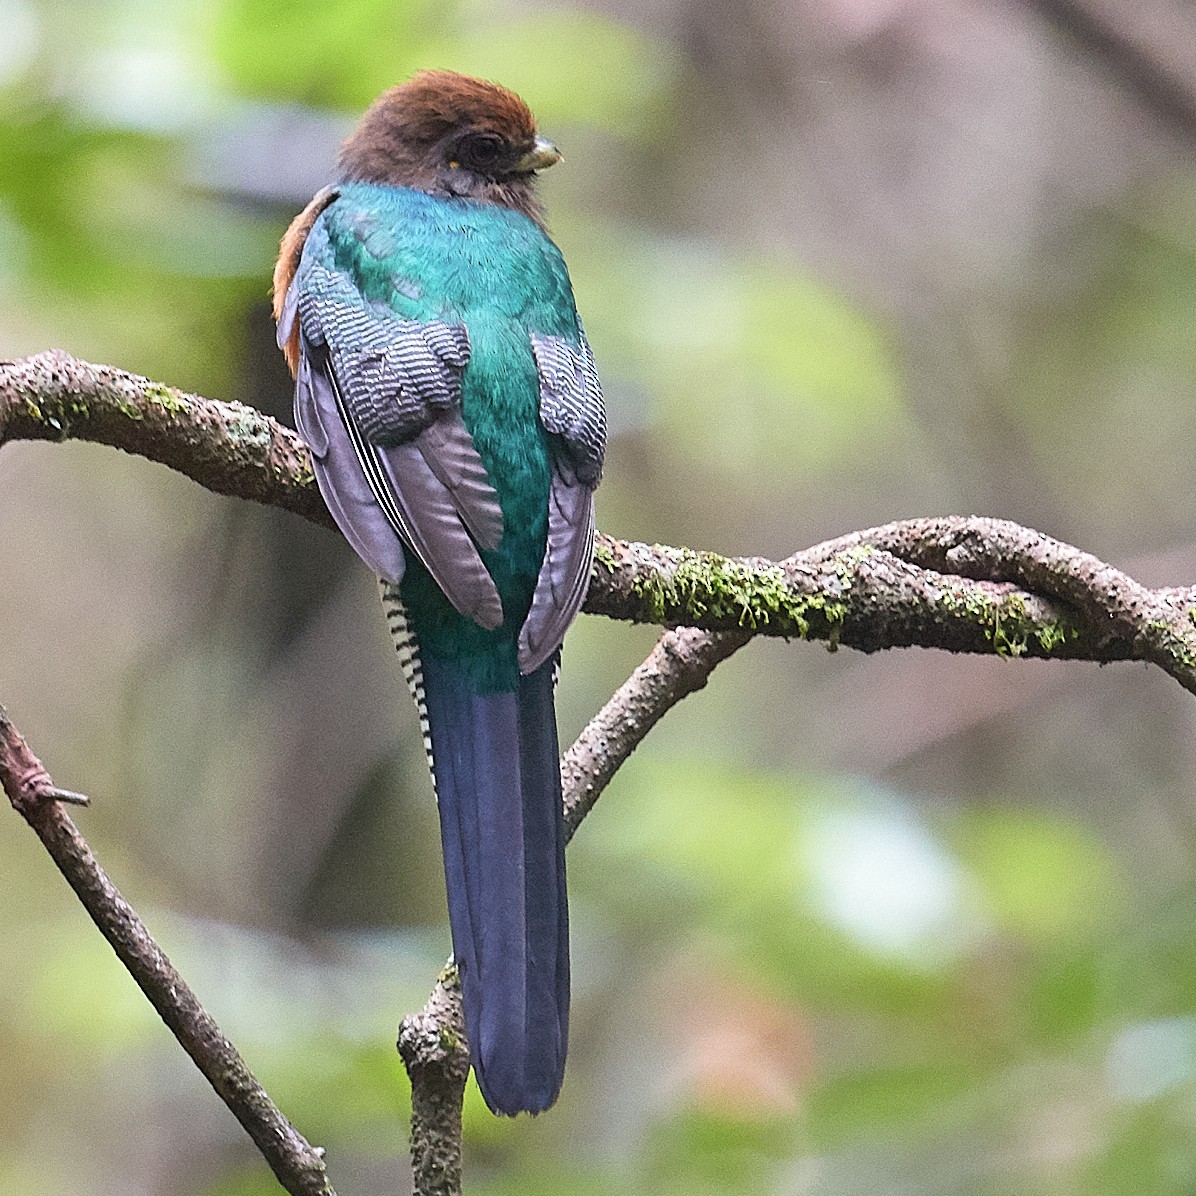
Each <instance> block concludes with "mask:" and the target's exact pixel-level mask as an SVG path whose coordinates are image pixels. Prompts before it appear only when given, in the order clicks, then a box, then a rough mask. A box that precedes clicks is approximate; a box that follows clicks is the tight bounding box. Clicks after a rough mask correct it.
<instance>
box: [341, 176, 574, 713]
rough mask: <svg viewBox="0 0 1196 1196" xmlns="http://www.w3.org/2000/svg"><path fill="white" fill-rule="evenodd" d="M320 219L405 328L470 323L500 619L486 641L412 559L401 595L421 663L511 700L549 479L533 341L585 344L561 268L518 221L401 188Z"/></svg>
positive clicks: (473, 403) (347, 203) (469, 389)
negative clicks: (497, 523)
mask: <svg viewBox="0 0 1196 1196" xmlns="http://www.w3.org/2000/svg"><path fill="white" fill-rule="evenodd" d="M321 219H322V220H323V221H324V222H325V226H326V228H327V231H328V235H329V247H330V252H331V253H332V255H333V257H334V262H330V263H328V264H329V265H335V266H336V267H337V268H338V269H340V270H343V271H345V272H346V273H348V274H349V275H350V276H351V277H352V278H353V279H354V281H355V282H356V284H357V286H358V288H359V289H360V291H361V293H362V295H364V296H365V298H366V299H368V300H371V301H373V302H376V303H381V304H385V305H386V306H387V307H389V308H390V309H391V310H392V311H394V312H395V313H396V314H397V315H399V316H400V317H402V318H404V319H410V320H425V321H427V320H443V321H446V322H448V323H453V324H455V323H463V324H464V325H465V327H466V329H467V331H468V333H469V340H470V359H469V364H468V365H467V367H466V369H465V371H464V373H463V375H462V379H461V403H462V417H463V418H464V421H465V425H466V427H467V428H468V429H469V432H470V435H471V436H472V438H473V441H474V445H475V446H476V448H477V450H478V454H479V456H480V457H481V459H482V463H483V464H484V465H485V467H486V472H487V474H488V475H489V479H490V484H491V485H492V486H493V487H494V489H495V491H496V493H497V495H498V499H499V504H500V506H501V507H502V512H503V523H504V534H503V539H502V541H501V543H500V544H499V545H498V547H497V548H496V549H494V550H492V551H484V552H482V559H483V561H484V562H485V564H486V567H487V569H488V570H489V572H490V575H491V576H492V577H493V579H494V583H495V586H496V588H497V590H498V593H499V596H500V598H501V599H502V604H503V613H504V620H503V623H502V625H501V626H500V627H498V628H496V629H495V630H494V631H486V630H484V629H483V628H482V627H480V626H478V624H477V623H475V622H473V621H472V620H470V619H466V618H464V617H462V616H461V615H460V614H458V613H457V611H456V610H455V609H454V608H453V606H452V605H451V603H450V602H449V601H448V599H447V598H446V597H445V596H444V594H443V593H442V592H441V590H440V588H439V587H438V586H437V585H436V583H435V582H434V581H433V580H432V578H431V577H430V575H429V574H428V573H427V571H426V570H425V569H424V568H423V567H422V566H421V565H420V563H419V561H418V560H416V559H415V557H414V554H412V553H410V552H409V553H407V562H408V563H407V574H406V576H405V577H404V579H403V582H402V584H401V586H400V593H401V594H402V598H403V602H404V604H405V606H406V607H407V613H408V618H409V621H410V623H411V628H412V631H413V632H414V633H415V636H416V638H417V639H418V641H419V644H420V650H421V652H422V653H423V654H424V655H426V656H432V657H436V658H439V659H444V660H451V661H454V662H457V663H458V664H460V665H462V666H463V667H464V668H465V670H466V671H467V673H468V674H469V675H470V678H471V680H472V681H473V683H474V684H475V685H476V686H477V687H478V689H479V691H481V692H494V691H502V690H513V689H515V687H516V685H517V682H518V676H519V670H518V664H517V641H518V634H519V628H520V627H521V625H522V623H523V621H524V618H525V617H526V615H527V611H528V608H529V606H530V604H531V599H532V594H533V591H534V589H535V584H536V577H537V575H538V573H539V571H540V564H541V561H542V560H543V556H544V546H545V538H546V533H547V511H548V500H549V487H550V483H551V462H550V459H549V446H548V440H547V435H546V433H545V432H544V430H543V428H542V426H541V424H540V421H539V404H540V393H539V381H538V378H537V374H536V362H535V357H534V356H533V353H532V346H531V341H530V339H529V338H530V334H532V333H537V334H540V335H547V336H559V337H563V338H565V339H566V340H568V341H570V342H571V343H573V344H577V343H578V341H579V331H578V325H577V313H576V310H575V308H574V304H573V296H572V290H571V287H570V283H569V275H568V272H567V270H566V268H565V264H564V261H563V259H562V258H561V255H560V252H559V250H558V249H557V248H556V246H555V245H553V243H552V242H551V241H550V240H549V239H548V237H547V236H546V235H545V233H544V232H543V230H542V229H540V228H539V227H538V226H537V225H536V224H535V223H534V222H532V221H531V220H529V219H527V218H526V217H525V216H523V215H521V214H520V213H518V212H514V211H511V210H509V209H506V208H501V207H498V206H496V205H493V204H482V203H477V202H474V201H470V200H455V199H445V198H439V197H435V196H430V195H426V194H424V193H423V192H419V191H413V190H409V189H406V188H399V187H382V186H374V185H368V184H348V185H344V186H342V187H341V194H340V198H338V199H337V201H336V202H335V203H334V204H333V205H332V206H331V207H330V208H329V209H328V210H327V211H326V212H325V213H324V215H323V216H322V217H321Z"/></svg>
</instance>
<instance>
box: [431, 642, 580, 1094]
mask: <svg viewBox="0 0 1196 1196" xmlns="http://www.w3.org/2000/svg"><path fill="white" fill-rule="evenodd" d="M554 666H555V659H554V660H549V661H548V662H547V663H546V664H544V665H543V666H541V667H540V668H539V669H537V670H536V671H535V672H534V673H532V674H530V675H529V676H527V677H521V678H520V679H519V686H518V689H517V690H516V691H515V692H513V693H511V692H508V693H486V694H481V693H478V692H477V690H476V688H475V687H474V685H473V683H472V682H471V680H470V678H469V677H468V675H467V674H466V673H465V672H464V670H463V669H462V668H461V667H460V666H458V665H454V664H452V663H451V662H446V661H442V660H435V659H432V658H428V657H425V658H424V660H423V681H424V692H425V698H426V704H427V718H428V726H429V730H430V733H431V739H432V756H433V768H434V771H435V774H436V790H437V796H438V800H439V804H440V830H441V840H442V843H443V847H444V870H445V881H446V884H447V888H448V906H449V922H450V925H451V927H452V934H453V954H454V956H455V958H456V961H457V965H458V968H459V969H460V972H461V988H462V996H463V1000H464V1006H465V1028H466V1032H467V1033H468V1035H469V1043H470V1048H471V1052H472V1057H473V1066H474V1071H475V1073H476V1075H477V1079H478V1085H479V1087H480V1088H481V1090H482V1095H483V1096H484V1097H485V1098H486V1103H487V1104H488V1105H489V1106H490V1108H491V1109H493V1110H494V1111H495V1112H496V1113H506V1114H510V1115H514V1114H515V1113H521V1112H530V1113H539V1112H541V1111H542V1110H544V1109H547V1108H548V1107H549V1105H551V1104H552V1103H553V1102H554V1101H555V1100H556V1097H557V1093H558V1092H559V1091H560V1087H561V1079H562V1076H563V1074H564V1069H565V1051H566V1045H567V1040H568V1033H569V914H568V907H567V902H566V894H565V838H564V826H563V820H562V816H561V782H560V764H559V760H558V754H559V753H558V747H557V734H556V716H555V713H554V710H553V669H554Z"/></svg>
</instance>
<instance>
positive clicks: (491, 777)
mask: <svg viewBox="0 0 1196 1196" xmlns="http://www.w3.org/2000/svg"><path fill="white" fill-rule="evenodd" d="M559 158H560V154H559V153H558V152H557V150H556V147H555V146H553V145H552V144H551V143H550V142H548V141H546V140H544V139H543V138H542V137H540V136H539V135H538V134H537V131H536V124H535V120H534V119H533V117H532V114H531V112H530V111H529V110H528V108H527V106H526V104H524V103H523V101H522V100H521V99H519V97H518V96H516V95H514V94H513V93H512V92H510V91H507V90H506V89H504V88H502V87H499V86H497V85H495V84H492V83H488V82H484V81H482V80H479V79H473V78H469V77H467V76H464V75H458V74H453V73H450V72H447V71H427V72H423V73H421V74H419V75H416V76H415V77H414V78H412V79H410V80H408V81H407V82H406V83H403V84H401V85H400V86H398V87H395V88H392V89H391V90H390V91H388V92H386V93H385V94H383V95H382V96H381V97H380V98H379V99H378V100H376V101H375V102H374V104H373V105H372V106H371V107H370V108H369V109H368V111H367V112H366V114H365V115H364V117H363V118H362V120H361V122H360V123H359V125H358V126H357V128H356V130H355V131H354V132H353V133H352V134H351V135H350V136H349V138H348V139H347V140H346V141H345V143H344V145H343V146H342V149H341V154H340V161H339V177H338V179H337V181H336V182H335V183H334V184H333V185H332V186H330V187H328V188H325V190H323V191H322V192H320V194H318V195H317V196H316V197H315V198H314V199H313V200H312V201H311V203H310V204H308V206H307V207H306V208H305V209H304V211H303V212H302V213H300V215H299V216H297V217H296V219H295V221H294V222H293V223H292V225H291V227H290V228H289V229H288V231H287V233H286V235H285V237H284V238H283V242H282V252H281V254H280V257H279V261H278V266H277V268H276V270H275V277H274V306H275V316H276V318H277V320H278V342H279V345H280V347H282V349H283V351H284V352H285V354H286V357H287V361H288V363H289V364H290V367H291V370H292V372H293V373H294V375H295V419H296V422H297V425H298V428H299V432H300V434H301V435H302V437H303V438H304V440H305V441H306V442H307V444H308V446H309V447H310V449H311V453H312V463H313V468H314V470H315V475H316V480H317V482H318V483H319V487H320V492H321V493H322V494H323V496H324V499H325V501H326V502H327V504H328V509H329V510H330V511H331V512H332V515H333V517H334V519H335V520H336V522H337V524H338V526H339V527H340V529H341V531H342V532H343V533H344V536H345V538H346V539H347V540H348V541H349V543H350V544H351V545H352V546H353V548H354V549H355V550H356V551H357V553H358V555H360V556H361V558H362V559H363V560H364V561H365V562H366V564H367V565H369V567H370V568H371V569H372V570H373V571H374V572H375V573H376V574H377V575H378V577H379V578H380V579H381V585H382V593H383V602H384V606H385V609H386V613H387V617H388V620H389V622H390V626H391V630H392V632H393V634H394V636H395V639H396V644H397V647H398V650H399V654H400V657H401V662H402V664H403V667H404V671H405V673H406V676H407V680H408V683H409V684H410V686H411V689H412V692H413V693H414V695H415V699H416V702H417V703H418V705H419V711H420V717H421V721H422V723H423V728H424V735H425V744H426V746H427V749H428V753H429V757H430V761H431V766H432V774H433V779H434V782H435V788H436V791H437V799H438V805H439V811H440V829H441V840H442V846H443V849H444V870H445V879H446V882H447V888H448V907H449V923H450V927H451V931H452V942H453V955H454V958H455V960H456V963H457V967H458V969H459V972H460V977H461V989H462V995H463V1002H464V1008H465V1025H466V1032H467V1034H468V1037H469V1043H470V1050H471V1058H472V1062H473V1067H474V1071H475V1073H476V1075H477V1079H478V1084H479V1086H480V1087H481V1090H482V1094H483V1096H484V1097H485V1098H486V1102H487V1103H488V1104H489V1106H490V1107H491V1109H493V1110H495V1111H496V1112H499V1113H505V1114H515V1113H519V1112H524V1111H527V1112H533V1113H535V1112H539V1111H541V1110H543V1109H546V1108H547V1107H548V1106H549V1105H551V1104H552V1103H553V1101H554V1100H556V1097H557V1093H558V1092H559V1090H560V1086H561V1079H562V1075H563V1072H564V1066H565V1052H566V1041H567V1036H568V1022H569V930H568V911H567V903H566V896H565V857H564V833H563V824H562V812H561V782H560V771H559V763H558V748H557V732H556V716H555V712H554V709H553V691H554V688H555V683H556V674H557V669H558V662H559V658H560V646H561V641H562V639H563V638H564V635H565V631H566V629H567V628H568V626H569V623H570V621H571V620H572V619H573V617H574V615H575V614H576V613H577V611H578V608H579V607H580V606H581V602H582V599H583V597H584V595H585V591H586V585H587V582H588V579H589V574H590V566H591V562H592V557H593V544H594V501H593V497H594V489H595V487H596V486H597V484H598V480H599V477H600V475H601V472H602V459H603V453H604V450H605V444H606V419H605V414H604V411H603V405H602V395H601V390H600V387H599V383H598V376H597V373H596V371H595V369H594V359H593V356H592V354H591V352H590V348H589V345H588V344H587V343H586V338H585V335H584V333H583V331H582V327H581V322H580V321H579V319H578V316H577V310H576V308H575V306H574V301H573V291H572V286H571V284H570V281H569V273H568V271H567V270H566V268H565V262H564V260H563V258H562V257H561V254H560V251H559V250H558V249H557V247H556V246H555V245H554V244H553V242H552V241H551V239H550V238H549V236H548V234H547V232H546V231H545V227H544V220H543V212H542V209H541V207H540V205H539V203H538V201H537V199H536V196H535V193H534V181H535V176H536V172H537V171H538V170H541V169H543V168H544V167H547V166H551V165H552V164H553V163H554V162H556V161H558V160H559Z"/></svg>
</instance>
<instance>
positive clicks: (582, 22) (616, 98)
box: [396, 10, 680, 137]
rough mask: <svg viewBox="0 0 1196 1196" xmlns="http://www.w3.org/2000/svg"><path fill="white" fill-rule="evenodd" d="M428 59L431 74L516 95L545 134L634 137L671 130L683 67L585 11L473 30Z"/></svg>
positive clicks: (430, 51)
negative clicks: (464, 78) (573, 129)
mask: <svg viewBox="0 0 1196 1196" xmlns="http://www.w3.org/2000/svg"><path fill="white" fill-rule="evenodd" d="M424 55H425V61H424V63H423V65H425V66H440V67H446V68H448V69H450V70H456V71H462V72H464V73H465V74H468V75H478V76H480V77H481V78H484V79H494V80H496V81H497V82H499V83H502V84H503V85H504V86H506V87H510V88H511V89H512V90H513V91H515V92H517V93H518V94H519V95H521V96H522V97H523V98H524V99H525V100H526V101H527V102H528V105H529V106H530V107H531V109H532V111H533V112H534V113H535V114H536V118H537V120H538V122H539V124H540V126H541V127H542V128H546V129H551V128H553V127H554V126H559V125H565V124H575V125H583V126H589V127H591V128H600V129H604V130H606V131H608V132H611V133H617V134H621V135H623V136H627V137H635V136H648V135H651V134H652V133H655V132H658V131H659V130H660V129H661V128H662V127H663V126H664V124H665V122H666V120H667V110H668V106H669V104H670V97H671V94H672V89H673V86H674V83H675V81H676V75H677V71H678V67H679V65H680V64H679V61H678V58H677V55H676V53H675V52H674V51H673V50H672V48H671V47H670V46H668V45H667V44H666V43H664V42H662V41H655V40H653V39H651V38H649V37H648V36H646V35H645V34H643V33H641V32H640V31H638V30H636V29H633V28H632V27H631V26H629V25H625V24H621V23H619V22H617V21H613V20H611V19H610V18H609V17H606V16H603V15H601V14H599V13H596V12H586V11H584V10H571V11H563V10H562V11H559V12H538V13H536V14H534V15H532V16H528V17H523V18H516V19H514V20H511V19H505V20H493V19H491V20H486V19H483V20H480V21H478V22H476V23H475V22H470V23H469V24H467V25H466V27H464V28H462V29H461V31H460V34H459V36H457V37H454V38H451V39H446V40H444V41H440V42H433V43H431V44H429V45H428V46H426V47H425V49H424ZM396 81H397V80H396Z"/></svg>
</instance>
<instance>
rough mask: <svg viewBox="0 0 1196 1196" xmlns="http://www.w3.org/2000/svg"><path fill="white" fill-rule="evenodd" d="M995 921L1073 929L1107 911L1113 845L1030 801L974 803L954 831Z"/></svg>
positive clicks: (1112, 900)
mask: <svg viewBox="0 0 1196 1196" xmlns="http://www.w3.org/2000/svg"><path fill="white" fill-rule="evenodd" d="M954 838H955V842H956V845H957V847H958V850H959V852H960V855H961V858H962V860H963V862H964V863H965V864H967V865H968V866H969V868H970V870H971V872H972V875H973V877H974V879H975V880H976V882H977V884H978V885H979V887H980V889H981V891H982V893H983V895H984V897H985V899H986V900H987V904H988V906H989V908H990V909H991V911H992V913H993V915H994V916H995V917H996V919H997V921H998V923H999V924H1000V925H1001V926H1002V927H1003V928H1004V929H1006V930H1008V931H1011V932H1013V933H1015V934H1019V935H1023V936H1025V937H1027V938H1030V939H1040V940H1048V941H1049V940H1052V939H1061V938H1066V937H1068V936H1072V935H1074V934H1075V933H1076V932H1077V931H1080V930H1084V929H1086V928H1088V927H1091V926H1093V925H1094V924H1096V923H1098V922H1099V921H1100V920H1101V919H1103V918H1105V917H1107V916H1108V915H1109V914H1110V913H1111V912H1112V910H1113V909H1114V908H1115V905H1116V899H1117V894H1118V889H1119V887H1120V886H1119V883H1118V877H1117V872H1116V863H1115V861H1114V858H1113V856H1112V853H1111V852H1110V851H1109V850H1108V848H1107V847H1105V846H1104V845H1103V844H1102V843H1101V842H1100V841H1099V840H1098V839H1097V838H1096V837H1095V836H1094V835H1093V834H1092V833H1091V832H1090V831H1088V830H1087V829H1086V828H1084V827H1081V826H1080V825H1079V824H1078V823H1076V822H1072V821H1064V820H1063V819H1060V818H1057V817H1055V816H1053V815H1052V814H1050V813H1048V812H1046V811H1041V810H1035V809H1031V808H1028V807H1020V806H1019V807H1016V808H1015V807H1007V808H997V809H992V808H974V809H971V810H969V811H968V813H967V814H966V815H965V816H964V818H963V819H962V820H961V822H960V825H959V828H958V832H957V834H956V835H955V836H954Z"/></svg>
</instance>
